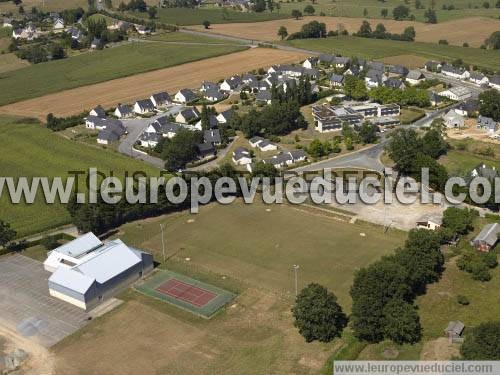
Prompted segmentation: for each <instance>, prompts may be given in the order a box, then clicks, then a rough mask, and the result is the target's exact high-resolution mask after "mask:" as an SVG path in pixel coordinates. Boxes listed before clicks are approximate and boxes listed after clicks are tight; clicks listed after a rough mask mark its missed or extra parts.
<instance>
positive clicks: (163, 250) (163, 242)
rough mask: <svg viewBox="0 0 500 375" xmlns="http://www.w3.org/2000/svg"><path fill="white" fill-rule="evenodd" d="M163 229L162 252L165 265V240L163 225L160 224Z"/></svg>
mask: <svg viewBox="0 0 500 375" xmlns="http://www.w3.org/2000/svg"><path fill="white" fill-rule="evenodd" d="M160 229H161V252H162V254H163V264H165V238H164V236H163V224H160Z"/></svg>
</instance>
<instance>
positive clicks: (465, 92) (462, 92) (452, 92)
mask: <svg viewBox="0 0 500 375" xmlns="http://www.w3.org/2000/svg"><path fill="white" fill-rule="evenodd" d="M439 95H440V96H444V97H445V98H448V99H451V100H456V101H460V100H465V99H469V98H470V97H472V93H471V92H470V91H469V89H467V88H465V87H463V86H455V87H452V88H450V89H448V90H446V91H442V92H440V93H439Z"/></svg>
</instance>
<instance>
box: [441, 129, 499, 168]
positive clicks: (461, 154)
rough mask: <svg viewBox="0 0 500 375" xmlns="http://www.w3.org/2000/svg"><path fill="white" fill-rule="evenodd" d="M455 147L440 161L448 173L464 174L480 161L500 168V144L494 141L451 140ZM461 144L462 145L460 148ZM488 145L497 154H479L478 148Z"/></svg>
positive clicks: (481, 148) (482, 148) (484, 147)
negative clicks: (499, 157) (499, 156)
mask: <svg viewBox="0 0 500 375" xmlns="http://www.w3.org/2000/svg"><path fill="white" fill-rule="evenodd" d="M447 142H448V143H450V145H451V146H453V147H454V149H452V150H450V151H448V153H447V154H446V155H445V156H443V157H441V159H440V160H439V162H440V163H441V164H443V165H444V166H445V167H446V169H447V170H448V173H449V174H451V175H456V176H463V175H464V174H465V173H467V172H469V171H470V170H471V169H472V168H474V167H476V166H477V165H479V164H480V163H486V164H487V165H488V166H490V167H491V166H495V167H496V169H497V170H498V169H499V168H500V160H499V159H498V155H500V145H495V144H492V143H484V142H479V141H475V140H472V139H470V138H469V139H465V140H460V141H458V140H449V139H447ZM459 145H462V146H461V147H460V148H463V149H462V150H461V149H459V147H458V146H459ZM487 147H491V148H492V149H493V150H494V153H495V156H493V157H492V156H483V155H479V154H477V150H484V149H486V148H487Z"/></svg>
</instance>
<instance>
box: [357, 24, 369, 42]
mask: <svg viewBox="0 0 500 375" xmlns="http://www.w3.org/2000/svg"><path fill="white" fill-rule="evenodd" d="M357 35H358V36H361V37H363V38H369V37H371V35H372V27H371V25H370V22H368V21H367V20H364V21H363V22H362V23H361V26H360V27H359V31H358V33H357Z"/></svg>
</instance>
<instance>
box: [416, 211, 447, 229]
mask: <svg viewBox="0 0 500 375" xmlns="http://www.w3.org/2000/svg"><path fill="white" fill-rule="evenodd" d="M442 224H443V217H442V215H438V214H428V215H424V216H422V217H421V218H420V219H418V221H417V228H422V229H429V230H437V229H439V228H441V225H442Z"/></svg>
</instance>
